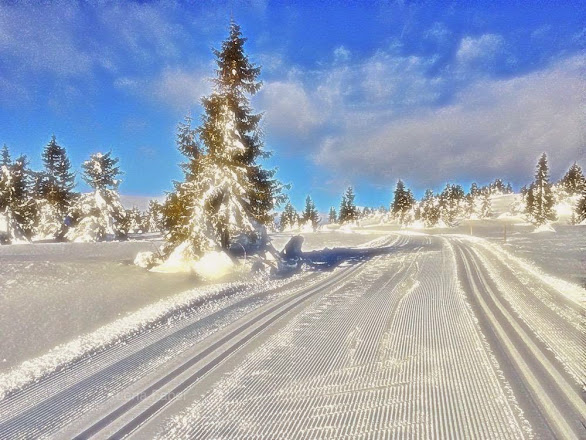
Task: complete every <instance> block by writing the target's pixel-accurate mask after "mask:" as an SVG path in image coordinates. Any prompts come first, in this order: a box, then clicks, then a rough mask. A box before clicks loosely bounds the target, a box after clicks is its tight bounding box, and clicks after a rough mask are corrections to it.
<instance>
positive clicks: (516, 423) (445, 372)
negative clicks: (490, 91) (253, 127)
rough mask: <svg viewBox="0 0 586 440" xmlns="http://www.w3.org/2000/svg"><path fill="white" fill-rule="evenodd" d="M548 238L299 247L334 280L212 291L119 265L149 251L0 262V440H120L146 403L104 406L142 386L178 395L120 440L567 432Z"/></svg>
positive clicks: (370, 234) (99, 250) (471, 226)
mask: <svg viewBox="0 0 586 440" xmlns="http://www.w3.org/2000/svg"><path fill="white" fill-rule="evenodd" d="M505 224H506V225H507V241H506V243H504V236H503V234H504V225H505ZM554 228H555V230H556V232H552V233H538V234H535V233H533V229H534V228H533V227H531V226H529V225H526V224H523V223H521V222H519V220H518V219H506V220H504V219H498V220H497V219H495V220H484V221H473V222H468V223H463V224H461V225H460V226H459V227H457V228H452V229H446V230H442V229H431V230H417V231H410V230H408V229H400V228H398V227H397V226H396V225H388V224H387V225H385V224H372V225H364V226H362V227H355V228H346V229H347V230H346V231H345V232H342V231H318V232H306V233H302V234H301V235H303V236H304V238H305V241H304V246H303V249H304V251H308V252H309V251H314V252H311V253H309V254H308V255H310V256H311V257H312V258H317V259H319V258H320V255H321V256H322V257H323V258H325V259H328V258H329V257H330V256H332V255H333V254H337V255H338V257H339V258H338V260H339V263H341V264H340V267H339V268H337V269H334V270H333V269H332V268H330V267H326V266H320V265H319V264H316V265H309V266H308V270H307V271H304V272H302V273H301V274H298V275H295V276H293V277H290V278H285V279H280V280H271V279H269V278H265V279H264V280H256V281H255V280H254V279H253V278H252V277H249V278H246V279H242V278H241V279H240V281H238V282H231V281H234V280H230V279H228V280H222V282H221V283H217V284H214V285H204V284H206V283H203V282H202V281H201V280H197V279H194V278H193V277H191V276H186V275H181V274H160V273H151V272H148V271H146V270H144V269H141V268H139V267H136V266H134V265H133V264H132V260H133V258H134V256H135V255H136V253H137V252H139V251H148V250H155V249H156V248H157V247H158V246H159V245H160V242H159V241H158V239H157V237H156V236H154V237H153V236H149V237H143V238H144V239H143V240H136V238H137V237H134V238H135V240H132V241H128V242H122V243H118V242H109V243H91V244H89V243H88V244H76V243H63V244H49V243H47V244H39V243H37V244H34V245H14V246H4V247H0V263H1V264H0V308H2V311H3V315H2V319H1V321H0V332H1V334H2V336H3V337H2V338H1V339H0V353H2V356H1V358H2V360H3V359H6V360H5V361H3V362H2V363H1V364H0V395H2V394H4V395H6V396H8V397H6V398H5V399H4V400H2V399H0V413H1V412H3V411H4V413H5V414H4V416H3V417H0V437H2V433H11V434H15V433H20V435H24V436H27V435H29V436H39V435H41V434H43V433H45V434H50V435H53V434H57V433H59V432H60V433H61V434H62V437H64V438H65V437H67V438H69V437H71V436H74V435H76V434H78V433H79V432H81V431H83V430H86V429H90V431H91V429H98V431H96V432H100V433H101V435H102V434H103V435H113V434H116V429H122V431H123V430H124V429H126V428H122V427H121V426H122V425H121V424H118V425H116V426H117V427H116V426H114V427H112V428H111V429H110V428H108V429H110V431H108V429H106V430H105V431H104V432H102V429H103V427H102V425H101V424H102V423H105V422H97V423H98V425H99V426H100V427H99V428H88V426H90V425H92V424H93V423H94V422H95V421H96V420H101V417H103V416H104V414H106V413H108V412H109V411H121V412H120V417H123V418H125V419H127V420H130V422H129V423H130V424H132V423H138V422H136V420H140V417H139V413H140V411H143V410H144V411H147V412H149V411H154V410H153V409H152V408H156V401H155V400H153V399H155V396H154V395H153V396H151V397H149V398H148V399H145V401H144V402H143V401H142V400H143V399H142V398H141V399H139V401H137V402H136V405H137V407H136V410H132V411H130V413H128V414H126V410H124V411H122V410H117V409H116V408H117V407H118V406H119V405H120V404H122V403H125V402H126V400H125V399H128V397H127V396H132V395H133V394H132V393H135V392H136V393H139V394H140V393H141V392H144V391H143V390H144V389H145V387H146V389H149V388H148V387H149V386H150V384H152V383H159V382H160V381H161V380H162V381H163V382H161V383H164V385H161V386H162V387H163V390H166V391H165V392H171V393H175V391H174V390H175V388H173V387H181V386H183V385H181V384H180V382H181V381H182V380H187V381H188V382H189V381H190V380H191V381H194V383H196V384H197V385H196V386H194V387H191V386H190V387H189V388H188V391H186V392H185V393H183V394H182V395H181V396H182V398H181V399H172V400H173V403H172V405H170V406H169V407H168V408H166V409H165V411H162V412H158V411H157V412H153V415H154V414H155V413H156V414H157V415H156V417H154V418H153V420H152V423H149V424H147V425H146V426H145V427H143V428H141V431H138V432H137V433H136V438H145V437H149V438H150V437H152V436H154V435H160V436H163V437H165V438H168V437H170V438H189V437H190V436H191V438H209V437H214V438H239V437H241V436H243V435H245V434H247V433H257V434H258V435H259V436H260V437H261V438H275V437H279V436H286V437H290V436H293V437H295V436H299V437H306V438H326V437H327V438H339V437H341V436H347V437H348V436H349V437H353V438H371V437H373V436H376V435H378V434H380V435H383V436H403V437H405V438H413V437H420V438H437V437H438V436H439V437H450V436H454V437H461V438H472V437H476V438H531V437H532V436H535V438H542V437H543V438H547V437H548V434H547V433H548V432H550V431H548V430H549V429H552V430H553V432H555V433H556V434H557V435H558V436H559V435H562V436H564V435H566V434H568V435H569V434H571V433H573V432H574V431H575V429H576V425H575V424H573V422H571V419H568V420H566V418H567V417H573V416H570V414H578V415H579V414H581V411H582V412H584V414H586V407H585V405H584V403H580V398H579V397H576V396H579V391H576V389H580V387H581V386H583V385H580V384H583V381H584V380H586V367H585V365H584V363H583V358H584V356H586V351H585V350H586V349H585V348H584V345H583V341H584V338H585V337H586V333H585V331H586V330H585V328H584V326H583V316H584V312H585V306H584V299H585V298H586V290H584V288H583V287H581V286H580V280H583V278H582V277H583V271H580V270H579V267H580V265H583V264H584V259H583V258H584V253H583V251H584V245H585V242H584V240H585V239H584V234H583V227H578V226H575V227H570V226H566V225H562V224H557V225H554ZM292 235H296V234H295V233H285V234H273V235H272V237H271V238H272V242H273V244H274V245H275V247H276V248H277V249H281V248H282V247H283V246H284V245H285V243H286V242H287V241H288V240H289V238H290V237H291V236H292ZM138 238H140V237H138ZM326 247H327V248H330V249H332V248H337V249H336V250H334V251H327V252H315V250H317V249H324V248H326ZM582 267H583V266H582ZM344 274H347V275H344ZM328 280H332V281H328ZM328 283H329V284H328ZM298 297H299V298H301V299H300V300H299V301H297V298H298ZM304 298H307V299H304ZM292 301H297V302H295V303H292V304H293V305H289V303H291V302H292ZM280 304H283V305H282V306H281V305H280ZM293 306H295V308H293ZM4 312H5V313H4ZM273 321H274V324H272V323H273ZM265 322H266V323H267V324H265ZM269 324H271V327H267V329H266V330H265V329H264V327H263V326H265V325H266V326H269ZM255 328H258V330H254V329H255ZM251 329H252V330H251ZM261 330H262V332H261ZM251 331H252V334H253V335H254V334H255V333H254V332H256V331H258V335H256V337H255V338H252V339H250V341H249V342H248V339H247V338H248V336H247V334H248V333H247V332H251ZM240 335H243V336H240ZM239 338H241V340H243V341H246V342H242V347H245V348H243V349H240V345H238V344H240V343H239V342H238V340H239ZM230 344H234V345H232V346H230ZM524 347H529V348H528V349H527V348H524ZM504 352H506V353H507V355H504V354H503V353H504ZM204 355H205V356H204ZM224 357H227V358H228V359H229V362H223V361H222V360H223V359H224ZM26 359H30V361H25V360H26ZM206 359H211V360H209V362H210V364H209V365H214V366H216V369H215V370H213V371H214V373H212V374H207V375H205V374H203V373H201V372H202V371H208V370H206V368H211V367H206V366H205V365H207V364H205V363H204V364H201V362H204V360H205V362H208V361H207V360H206ZM23 361H25V362H23ZM196 361H197V362H196ZM185 365H187V366H185ZM219 365H221V368H220V367H219ZM216 370H217V371H216ZM186 375H187V376H188V377H189V375H192V376H191V377H197V378H198V379H189V378H186ZM200 376H201V377H204V376H205V379H201V380H200ZM552 378H553V379H552ZM167 381H168V384H167ZM550 381H551V383H550ZM33 382H36V383H33ZM523 384H525V385H523ZM540 384H541V385H540ZM165 387H167V388H165ZM21 388H22V390H21ZM79 389H83V390H84V392H83V393H80V392H79ZM544 390H546V391H544ZM21 392H22V393H24V394H22V396H21V394H20V393H21ZM157 395H160V394H157ZM19 396H20V397H19ZM149 396H150V394H149ZM528 396H531V397H530V398H529V397H528ZM532 399H533V400H532ZM13 400H14V403H13ZM267 401H270V402H271V405H270V406H267V405H266V402H267ZM533 401H534V402H538V403H537V407H535V404H534V403H531V402H533ZM64 402H66V403H64ZM560 402H561V403H560ZM564 402H565V403H564ZM151 405H154V406H151ZM165 405H166V404H165ZM532 405H533V406H532ZM540 405H542V406H543V407H541V406H540ZM80 408H82V409H83V411H81V409H80ZM141 408H142V409H141ZM536 408H537V409H536ZM556 411H558V412H559V411H562V414H563V415H562V416H558V415H556ZM82 412H83V414H84V416H83V417H82V418H80V414H81V413H82ZM116 417H118V416H116ZM558 419H559V420H560V421H559V422H556V420H558ZM576 420H578V419H576ZM104 426H106V425H104ZM129 426H130V425H129ZM578 426H579V425H578ZM122 431H121V432H122ZM84 432H85V431H84ZM88 432H89V431H88ZM287 433H288V434H289V435H287ZM560 433H561V434H560ZM293 434H295V435H293ZM570 437H571V436H570Z"/></svg>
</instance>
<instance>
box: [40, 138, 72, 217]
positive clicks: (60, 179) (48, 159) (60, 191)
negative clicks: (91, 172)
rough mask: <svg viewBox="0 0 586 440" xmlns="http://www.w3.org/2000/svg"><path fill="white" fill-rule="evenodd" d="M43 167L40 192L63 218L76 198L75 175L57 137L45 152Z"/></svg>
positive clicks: (52, 139)
mask: <svg viewBox="0 0 586 440" xmlns="http://www.w3.org/2000/svg"><path fill="white" fill-rule="evenodd" d="M43 165H44V168H45V169H44V172H42V173H40V182H39V184H38V185H39V188H38V191H39V192H40V196H41V197H42V198H43V199H44V200H46V201H47V202H48V203H49V205H51V206H52V207H54V208H55V210H56V212H57V213H58V215H59V216H60V217H61V218H63V217H64V216H65V214H66V213H67V211H68V209H69V207H70V206H71V203H72V201H73V199H74V198H75V193H74V192H73V188H74V187H75V173H73V172H72V171H71V162H70V161H69V158H68V157H67V153H66V151H65V148H63V147H61V146H60V145H58V144H57V140H56V138H55V135H53V136H52V137H51V141H50V142H49V143H48V144H47V146H46V147H45V149H44V151H43Z"/></svg>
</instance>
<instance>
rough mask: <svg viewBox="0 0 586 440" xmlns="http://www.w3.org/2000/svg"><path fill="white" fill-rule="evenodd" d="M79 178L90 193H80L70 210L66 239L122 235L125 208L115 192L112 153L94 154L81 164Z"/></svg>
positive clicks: (116, 176)
mask: <svg viewBox="0 0 586 440" xmlns="http://www.w3.org/2000/svg"><path fill="white" fill-rule="evenodd" d="M82 168H83V175H82V177H83V180H85V182H86V183H87V184H88V185H89V186H90V187H91V188H92V189H93V192H91V193H86V194H82V195H81V196H80V197H79V198H78V200H77V202H76V204H75V206H74V207H73V209H72V213H71V217H72V218H71V221H72V223H73V225H74V226H73V227H72V228H70V229H69V231H68V232H67V234H66V238H67V239H69V240H71V241H79V242H90V241H100V240H105V239H122V238H125V237H126V235H127V233H128V230H127V225H128V221H127V218H126V211H125V210H124V207H123V206H122V204H121V203H120V196H119V195H118V185H119V184H120V180H119V176H120V175H121V174H122V172H121V171H120V168H119V166H118V158H115V157H112V152H111V151H110V152H108V153H96V154H93V155H92V156H91V157H90V160H88V161H86V162H84V163H83V165H82Z"/></svg>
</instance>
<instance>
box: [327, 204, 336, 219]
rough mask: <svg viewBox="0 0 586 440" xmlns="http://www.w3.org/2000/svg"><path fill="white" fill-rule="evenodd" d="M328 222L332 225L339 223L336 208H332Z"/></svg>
mask: <svg viewBox="0 0 586 440" xmlns="http://www.w3.org/2000/svg"><path fill="white" fill-rule="evenodd" d="M328 221H329V222H330V223H336V222H337V221H338V215H337V213H336V208H334V207H333V206H332V207H330V213H329V216H328Z"/></svg>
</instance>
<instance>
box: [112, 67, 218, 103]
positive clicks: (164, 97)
mask: <svg viewBox="0 0 586 440" xmlns="http://www.w3.org/2000/svg"><path fill="white" fill-rule="evenodd" d="M114 85H115V86H116V87H118V88H120V89H123V90H126V91H127V92H130V93H132V94H134V95H137V96H141V97H143V98H144V99H148V100H151V99H152V98H154V99H155V100H157V101H158V102H161V103H163V104H165V105H167V106H169V107H171V108H174V109H177V110H181V111H187V110H189V109H191V108H193V107H194V106H197V105H199V102H200V100H201V98H202V97H203V96H205V95H208V94H209V93H210V91H211V82H210V81H209V78H208V75H207V74H204V73H202V72H201V71H199V70H195V71H185V70H183V69H179V68H173V69H172V68H166V69H163V71H162V72H161V73H160V74H159V75H158V76H156V77H154V78H152V79H141V78H128V77H121V78H118V79H117V80H116V81H115V82H114Z"/></svg>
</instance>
